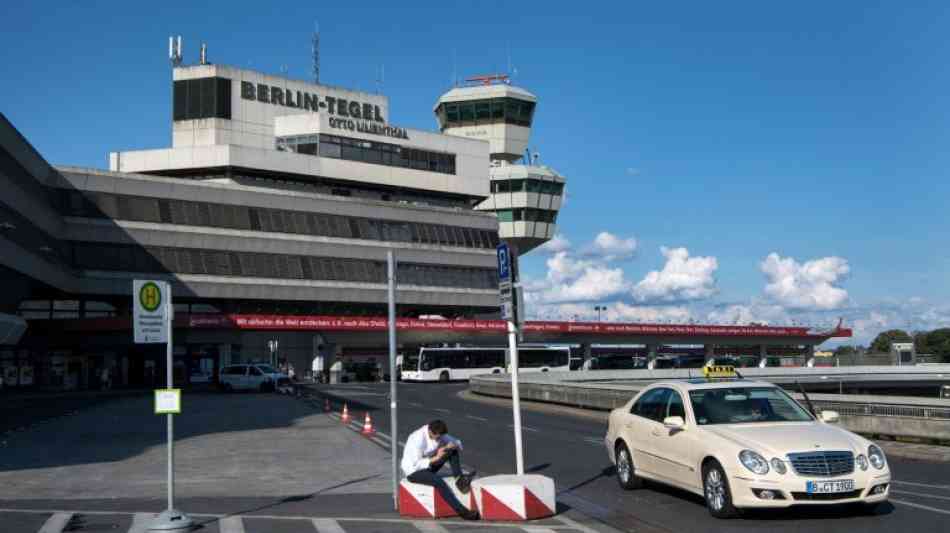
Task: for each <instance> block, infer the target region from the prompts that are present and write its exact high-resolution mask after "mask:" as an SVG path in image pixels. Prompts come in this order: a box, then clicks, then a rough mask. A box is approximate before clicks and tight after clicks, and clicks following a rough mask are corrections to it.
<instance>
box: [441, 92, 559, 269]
mask: <svg viewBox="0 0 950 533" xmlns="http://www.w3.org/2000/svg"><path fill="white" fill-rule="evenodd" d="M466 83H467V85H465V86H463V87H455V88H453V89H452V90H450V91H449V92H447V93H445V94H443V95H442V96H441V97H439V101H438V102H437V103H436V105H435V108H434V111H435V115H436V118H437V119H438V121H439V128H440V129H441V131H442V133H444V134H446V135H456V136H459V137H466V138H469V139H480V140H485V141H488V143H489V152H490V156H489V157H490V159H491V167H490V180H491V195H490V196H489V197H488V198H487V199H486V200H484V201H482V202H481V203H479V204H478V205H477V206H476V209H479V210H482V211H493V212H495V214H496V215H497V216H498V235H499V237H500V238H501V239H503V240H505V241H507V242H509V243H510V244H513V245H515V246H516V247H517V248H518V251H519V252H520V253H522V254H523V253H525V252H528V251H529V250H531V249H533V248H535V247H537V246H539V245H541V244H544V243H545V242H547V241H548V240H550V239H551V238H552V237H554V232H555V229H556V223H557V213H558V210H560V208H561V199H562V197H563V194H564V183H565V181H566V180H565V178H564V176H561V175H560V174H558V173H557V171H555V170H554V169H552V168H549V167H547V166H544V165H538V164H537V154H531V153H529V152H528V139H529V138H530V136H531V123H532V120H533V118H534V109H535V106H536V105H537V102H538V98H537V97H536V96H535V95H533V94H531V93H530V92H528V91H526V90H524V89H521V88H519V87H514V86H512V85H511V84H510V81H509V79H508V76H504V75H491V76H478V77H474V78H469V79H467V80H466ZM519 160H520V163H519Z"/></svg>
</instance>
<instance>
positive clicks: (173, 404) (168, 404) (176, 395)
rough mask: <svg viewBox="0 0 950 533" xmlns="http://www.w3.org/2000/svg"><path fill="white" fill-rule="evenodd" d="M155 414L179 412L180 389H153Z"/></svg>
mask: <svg viewBox="0 0 950 533" xmlns="http://www.w3.org/2000/svg"><path fill="white" fill-rule="evenodd" d="M155 414H156V415H178V414H181V389H155Z"/></svg>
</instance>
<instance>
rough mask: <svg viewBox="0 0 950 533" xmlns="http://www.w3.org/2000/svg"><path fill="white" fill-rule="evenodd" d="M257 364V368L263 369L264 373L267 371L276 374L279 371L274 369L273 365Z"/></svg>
mask: <svg viewBox="0 0 950 533" xmlns="http://www.w3.org/2000/svg"><path fill="white" fill-rule="evenodd" d="M256 366H257V368H259V369H261V372H263V373H265V374H276V373H277V371H276V370H274V367H272V366H270V365H256Z"/></svg>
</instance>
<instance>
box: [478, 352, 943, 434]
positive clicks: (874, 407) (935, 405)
mask: <svg viewBox="0 0 950 533" xmlns="http://www.w3.org/2000/svg"><path fill="white" fill-rule="evenodd" d="M852 368H853V367H852ZM883 368H886V369H889V370H893V369H894V367H883ZM748 370H771V369H742V372H743V375H744V376H746V377H747V378H750V379H756V380H761V381H772V382H780V381H783V380H788V379H792V380H799V381H803V378H804V377H807V378H809V379H812V380H816V379H817V380H820V379H821V376H827V375H829V373H828V372H826V371H827V370H835V371H837V372H835V373H833V374H831V375H834V376H835V379H837V378H838V377H841V378H842V379H844V378H845V377H848V376H846V375H845V373H844V372H841V370H845V369H814V368H809V369H796V370H805V371H806V372H802V373H797V372H796V373H795V374H800V375H799V376H796V375H794V374H793V375H789V374H791V373H788V372H787V371H786V372H785V374H784V375H779V377H782V378H784V379H783V380H770V379H769V377H768V376H757V375H747V374H752V372H747V371H748ZM816 370H819V372H815V371H816ZM821 371H825V372H821ZM632 372H649V373H650V375H649V376H645V375H642V374H640V375H637V374H631V373H632ZM943 372H946V376H948V377H950V370H945V369H941V371H940V372H906V373H902V374H900V375H898V376H896V377H895V376H894V375H891V376H886V377H885V378H886V379H892V380H893V379H904V378H908V377H910V376H913V375H918V376H928V377H927V379H933V378H936V379H942V378H943V376H942V375H940V374H942V373H943ZM692 373H693V374H695V373H696V371H695V370H694V371H692ZM597 374H601V373H600V372H558V373H554V372H551V373H546V374H522V376H521V379H520V381H519V385H520V390H521V398H522V399H524V400H530V401H538V402H546V403H555V404H561V405H569V406H572V407H580V408H584V409H594V410H601V411H609V410H611V409H614V408H616V407H619V406H621V405H624V404H625V403H626V402H627V401H628V400H629V399H630V398H632V397H633V396H635V395H636V394H637V393H638V392H639V391H640V390H641V389H642V388H644V387H646V386H648V385H649V384H651V383H655V382H657V381H663V380H669V379H682V378H686V377H688V376H687V372H686V371H684V370H660V371H607V372H604V373H603V374H609V375H610V376H609V378H608V379H604V378H605V377H606V376H604V375H600V376H597ZM658 374H659V375H658ZM678 374H683V375H681V376H680V375H678ZM776 375H778V373H776ZM864 375H874V374H873V373H872V374H869V373H867V372H865V373H864ZM938 375H940V377H937V376H938ZM693 377H695V375H694V376H693ZM851 377H853V376H851ZM877 377H881V375H880V374H877ZM592 378H593V379H592ZM598 378H599V379H598ZM469 388H470V390H471V391H472V392H473V393H476V394H482V395H486V396H495V397H501V398H510V397H511V381H510V379H509V376H507V375H485V376H475V377H473V378H472V379H471V380H470V382H469ZM790 394H791V395H792V396H793V397H795V398H796V399H798V400H799V401H800V402H802V401H803V398H802V396H801V395H800V394H798V393H795V392H790ZM808 396H809V398H810V399H811V400H812V403H813V404H814V405H815V409H816V410H818V411H822V410H833V411H837V412H838V413H839V414H840V415H841V419H840V422H839V424H840V425H841V426H842V427H844V428H846V429H848V430H850V431H854V432H855V433H862V434H866V435H886V436H891V437H913V438H920V439H929V440H939V441H950V399H942V398H919V397H908V396H882V395H850V394H823V393H822V394H811V393H810V394H809V395H808Z"/></svg>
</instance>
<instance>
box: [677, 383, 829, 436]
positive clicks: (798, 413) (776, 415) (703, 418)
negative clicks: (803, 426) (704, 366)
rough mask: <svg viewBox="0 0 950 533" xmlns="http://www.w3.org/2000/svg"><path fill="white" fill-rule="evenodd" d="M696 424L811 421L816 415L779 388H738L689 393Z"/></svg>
mask: <svg viewBox="0 0 950 533" xmlns="http://www.w3.org/2000/svg"><path fill="white" fill-rule="evenodd" d="M689 400H690V403H692V405H693V414H694V415H695V416H696V423H697V424H699V425H700V426H702V425H708V424H749V423H755V422H807V421H810V420H813V418H812V416H811V415H810V414H809V413H808V411H806V410H805V409H803V408H802V406H800V405H798V402H796V401H795V400H793V399H792V398H791V397H790V396H789V395H788V394H786V393H785V391H783V390H782V389H780V388H778V387H735V388H725V389H705V390H702V389H701V390H693V391H690V392H689Z"/></svg>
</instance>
